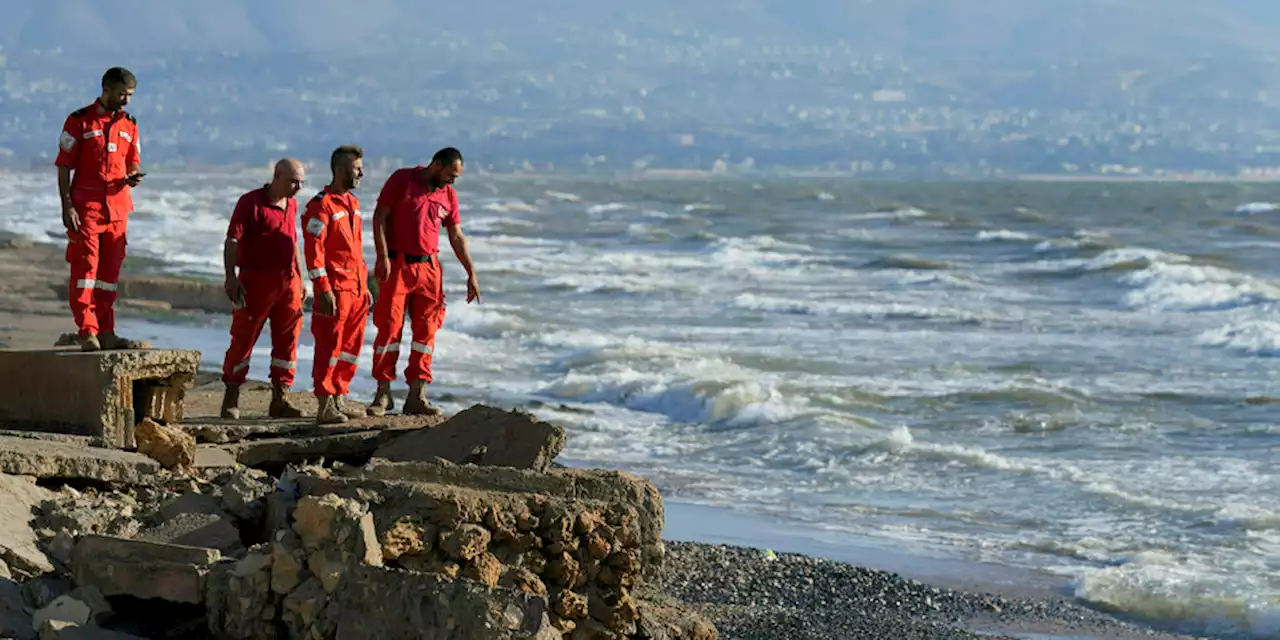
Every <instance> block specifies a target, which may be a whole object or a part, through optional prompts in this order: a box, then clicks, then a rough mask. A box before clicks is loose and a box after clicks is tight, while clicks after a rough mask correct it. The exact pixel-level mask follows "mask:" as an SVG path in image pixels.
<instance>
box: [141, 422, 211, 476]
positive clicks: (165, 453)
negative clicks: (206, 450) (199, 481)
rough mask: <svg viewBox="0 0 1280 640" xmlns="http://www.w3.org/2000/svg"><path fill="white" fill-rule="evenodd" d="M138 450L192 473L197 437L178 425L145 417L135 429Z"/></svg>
mask: <svg viewBox="0 0 1280 640" xmlns="http://www.w3.org/2000/svg"><path fill="white" fill-rule="evenodd" d="M134 439H135V441H136V442H137V443H138V452H139V453H141V454H143V455H145V456H148V457H150V458H152V459H154V460H155V461H157V462H159V463H160V466H162V467H164V468H165V469H169V470H171V471H177V472H179V473H191V472H192V471H193V469H194V466H195V462H196V439H195V438H194V437H192V436H191V435H190V434H188V433H187V432H186V431H183V430H182V429H179V428H177V427H167V426H163V425H161V424H158V423H157V422H155V421H154V420H152V419H151V418H144V419H143V420H142V422H140V423H138V426H137V428H136V430H135V431H134Z"/></svg>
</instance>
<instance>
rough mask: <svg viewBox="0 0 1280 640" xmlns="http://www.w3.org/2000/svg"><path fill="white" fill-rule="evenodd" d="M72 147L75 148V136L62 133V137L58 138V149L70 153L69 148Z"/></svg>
mask: <svg viewBox="0 0 1280 640" xmlns="http://www.w3.org/2000/svg"><path fill="white" fill-rule="evenodd" d="M74 146H76V137H75V136H73V135H71V134H70V133H67V132H66V131H63V132H62V135H60V136H58V148H59V149H62V150H63V151H70V150H71V148H72V147H74Z"/></svg>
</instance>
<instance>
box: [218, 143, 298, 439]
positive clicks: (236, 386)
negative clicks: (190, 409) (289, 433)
mask: <svg viewBox="0 0 1280 640" xmlns="http://www.w3.org/2000/svg"><path fill="white" fill-rule="evenodd" d="M305 181H306V175H305V172H304V170H303V168H302V164H301V163H300V162H298V161H297V160H294V159H293V158H285V159H283V160H281V161H279V162H277V163H276V167H275V174H274V175H273V176H272V178H271V182H270V183H268V184H265V185H262V187H261V188H258V189H254V190H253V191H250V192H248V193H246V194H244V195H242V196H240V200H239V201H238V202H236V208H235V212H234V213H232V214H231V224H230V225H228V227H227V240H226V243H225V244H224V245H223V251H222V259H223V265H224V267H225V269H226V285H225V288H226V292H227V297H228V298H229V299H230V300H231V303H232V304H233V305H234V307H235V309H234V311H232V314H231V344H230V346H229V347H227V354H226V357H225V359H224V360H223V363H222V382H223V384H225V385H226V393H225V395H223V397H222V417H223V418H226V419H229V420H237V419H239V418H240V385H242V384H244V382H245V380H246V379H247V378H248V376H249V356H250V355H251V354H252V353H253V345H254V344H256V343H257V342H258V336H259V335H261V333H262V328H263V327H264V326H265V325H266V323H267V321H268V320H270V321H271V391H272V394H271V405H270V408H269V409H268V410H267V413H268V415H269V416H271V417H272V418H300V417H302V411H301V410H299V409H298V408H297V407H296V406H294V405H293V404H292V403H290V402H289V398H288V396H287V395H286V394H287V393H288V391H289V387H291V386H293V381H294V376H295V374H296V370H297V362H296V357H297V352H298V335H299V334H300V333H301V332H302V299H303V296H304V289H303V287H302V268H303V267H302V252H301V250H300V249H299V248H298V232H297V227H298V202H297V200H294V198H293V197H294V196H295V195H297V193H298V190H299V189H301V188H302V184H303V183H304V182H305ZM237 268H238V271H237Z"/></svg>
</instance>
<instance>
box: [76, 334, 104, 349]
mask: <svg viewBox="0 0 1280 640" xmlns="http://www.w3.org/2000/svg"><path fill="white" fill-rule="evenodd" d="M79 341H80V350H81V351H101V350H102V343H101V342H98V336H95V335H93V334H92V333H89V334H84V335H81V336H80V339H79Z"/></svg>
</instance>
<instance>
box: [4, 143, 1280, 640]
mask: <svg viewBox="0 0 1280 640" xmlns="http://www.w3.org/2000/svg"><path fill="white" fill-rule="evenodd" d="M323 170H324V167H323V166H319V165H318V166H316V167H314V168H313V169H312V172H313V173H312V176H311V182H312V184H309V185H308V186H307V187H305V188H304V192H303V193H302V194H300V197H309V196H310V194H311V193H313V192H314V191H315V190H316V189H317V188H318V187H319V186H321V185H320V184H319V183H318V181H322V180H323V179H324V178H323V177H322V176H323ZM267 178H268V175H267V172H266V171H263V170H257V171H245V172H240V173H219V174H195V173H184V174H167V175H166V174H162V173H159V172H157V173H155V174H152V175H150V176H148V177H147V178H146V184H145V185H144V186H142V187H140V188H138V189H137V190H136V191H135V194H136V196H135V197H136V201H137V211H136V212H135V213H134V215H133V217H132V219H131V222H130V227H129V250H130V252H131V255H135V256H145V257H148V258H152V259H155V260H158V261H162V262H163V264H165V265H166V267H165V268H166V269H168V270H170V271H172V272H174V273H179V274H185V275H194V276H209V277H219V275H220V274H221V265H220V256H221V246H222V238H223V234H224V233H225V229H226V226H227V220H228V217H229V215H230V211H231V208H232V205H233V203H234V201H235V199H236V197H237V196H238V195H239V194H241V193H242V192H244V191H247V190H249V189H252V188H255V187H257V186H259V185H261V184H262V183H263V182H265V181H266V180H267ZM384 179H385V175H382V176H379V175H373V176H370V177H369V178H367V179H366V181H365V183H364V185H362V187H361V189H360V190H359V192H358V195H359V196H360V197H361V198H362V199H363V201H364V203H365V204H364V210H365V212H364V213H365V216H366V219H369V218H371V214H372V209H373V202H374V200H375V199H376V197H377V189H378V188H379V187H380V186H381V184H382V181H383V180H384ZM54 184H55V183H54V176H53V173H52V170H50V171H49V172H48V173H47V174H46V173H39V174H36V173H16V174H14V173H10V174H5V175H4V176H3V179H2V180H0V227H2V228H3V229H5V230H8V231H12V232H19V233H25V234H28V235H30V236H32V237H33V238H36V239H38V240H40V241H49V242H60V241H61V235H60V233H59V230H60V219H59V214H58V206H57V199H56V188H55V186H54ZM457 188H458V189H459V192H460V198H461V203H462V205H461V206H462V220H463V228H464V230H465V232H466V234H467V237H468V238H469V239H470V245H471V251H472V253H473V255H474V258H475V262H476V264H477V266H478V272H479V280H480V285H481V288H482V300H481V302H480V304H471V305H468V304H466V303H465V302H464V299H465V289H464V282H465V278H464V276H463V271H462V269H461V268H460V267H459V266H458V264H457V262H456V261H454V260H453V258H452V257H451V256H449V254H448V249H447V248H446V249H445V256H446V259H445V265H446V266H445V275H446V278H447V282H448V284H447V286H446V291H447V295H448V312H447V317H446V320H445V325H444V329H443V330H442V332H441V333H440V335H439V337H438V341H437V350H436V354H437V355H436V371H435V373H436V379H437V383H436V384H435V385H433V387H432V390H431V393H432V394H433V396H434V397H436V398H437V400H438V402H439V403H440V404H442V405H443V406H444V407H445V408H446V409H451V410H458V409H462V408H465V407H467V406H470V405H471V404H474V403H476V402H486V403H496V404H500V405H502V406H512V407H514V406H519V407H524V408H526V409H528V410H530V411H532V412H533V413H535V414H536V415H538V416H540V417H542V418H544V419H546V420H550V421H553V422H555V423H558V424H560V425H562V426H564V427H565V428H566V429H567V430H568V432H569V438H568V444H567V446H566V448H565V451H564V453H563V455H562V457H561V460H562V461H563V462H565V463H566V464H570V465H574V466H604V467H611V468H620V469H623V470H625V471H628V472H632V473H637V474H641V475H643V476H645V477H647V478H649V479H651V480H652V481H653V482H654V483H655V484H656V485H657V486H658V488H659V489H660V490H661V491H662V492H663V494H664V496H665V498H666V500H668V501H669V502H678V503H681V504H689V505H697V506H699V507H714V508H718V509H722V510H724V512H726V513H728V512H729V511H733V512H737V513H741V514H750V515H752V516H755V517H760V518H768V519H770V520H771V521H776V522H781V523H786V524H787V526H790V527H793V528H796V529H801V530H812V531H820V532H823V535H824V536H825V537H826V539H827V540H834V541H837V542H839V541H841V540H848V541H851V542H850V544H852V543H853V542H852V541H878V542H879V543H882V544H884V545H887V546H891V547H892V548H894V549H898V550H913V552H917V551H918V552H919V553H921V554H924V555H934V556H937V557H947V558H952V559H958V560H964V561H971V562H980V563H988V564H996V565H1002V566H1007V567H1012V568H1018V569H1026V570H1029V571H1035V572H1037V573H1038V574H1040V575H1045V576H1050V577H1051V578H1052V580H1053V581H1055V583H1056V584H1059V585H1060V586H1061V589H1062V590H1063V592H1064V593H1065V594H1067V595H1069V596H1071V597H1075V598H1078V599H1080V600H1081V601H1083V602H1085V603H1088V604H1090V605H1092V606H1096V607H1099V608H1104V609H1107V610H1110V611H1116V612H1119V613H1122V614H1125V615H1127V616H1132V617H1136V618H1139V619H1144V620H1148V621H1152V622H1154V623H1156V624H1159V625H1162V626H1165V627H1173V628H1177V629H1182V630H1187V631H1190V632H1195V633H1201V634H1207V635H1211V636H1214V637H1224V638H1266V637H1277V636H1278V635H1280V426H1278V424H1280V306H1278V304H1280V259H1277V257H1278V250H1280V204H1276V203H1277V202H1280V185H1269V184H1265V183H1239V184H1232V183H1172V182H1165V183H1160V182H1146V183H1126V182H1065V181H1060V182H1019V181H1010V182H967V183H966V182H927V183H922V182H891V181H881V182H875V181H858V180H852V179H845V178H813V177H797V178H770V179H758V180H753V179H748V178H693V177H690V178H673V179H649V178H643V179H625V180H623V179H608V178H568V177H557V178H545V179H536V178H530V177H524V178H513V177H500V176H471V175H464V176H463V177H462V178H461V179H460V180H459V182H458V184H457ZM368 244H369V246H370V251H371V246H372V242H371V240H369V241H368ZM446 244H447V243H446ZM227 326H228V322H227V319H226V318H220V317H210V318H208V319H206V320H202V321H186V322H183V323H177V324H169V325H157V324H154V323H152V324H148V325H147V326H146V328H145V331H146V332H148V334H147V335H145V336H142V337H151V338H152V339H154V340H156V341H157V342H158V344H159V346H174V347H179V346H180V347H185V348H200V349H201V350H202V351H203V352H204V358H205V361H206V364H208V365H209V366H210V367H215V366H217V365H218V363H219V360H220V358H221V356H222V353H223V350H225V345H226V335H227ZM308 327H309V325H308ZM140 330H142V329H140ZM406 333H407V332H406ZM373 335H374V334H373V329H372V326H370V329H369V333H368V335H367V340H368V342H369V343H372V340H373ZM407 339H408V336H407V335H406V340H407ZM302 342H303V347H302V348H301V349H300V353H299V361H300V363H299V364H300V370H301V371H300V376H299V377H300V382H299V388H300V389H309V388H310V382H309V376H308V374H307V372H308V371H309V368H310V364H309V358H310V345H311V344H312V342H311V337H310V333H309V328H305V329H304V331H303V338H302ZM370 351H371V349H370V348H368V347H367V346H366V350H365V353H364V355H363V356H362V358H363V359H362V361H361V367H362V371H365V372H367V371H368V370H369V354H370ZM268 352H269V345H268V342H267V339H266V337H265V336H264V338H263V339H262V341H261V343H260V344H259V347H258V349H257V351H255V354H254V357H253V360H252V369H251V375H254V376H265V373H266V363H267V360H268V358H269V353H268ZM403 352H404V353H407V350H404V351H403ZM373 386H374V385H373V381H372V379H371V378H369V377H368V376H367V375H361V376H360V377H359V378H358V379H357V381H356V383H355V391H356V395H357V396H361V397H363V398H367V397H369V396H371V394H372V389H373ZM714 512H715V511H714V510H711V511H708V513H714ZM748 535H749V534H748Z"/></svg>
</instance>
